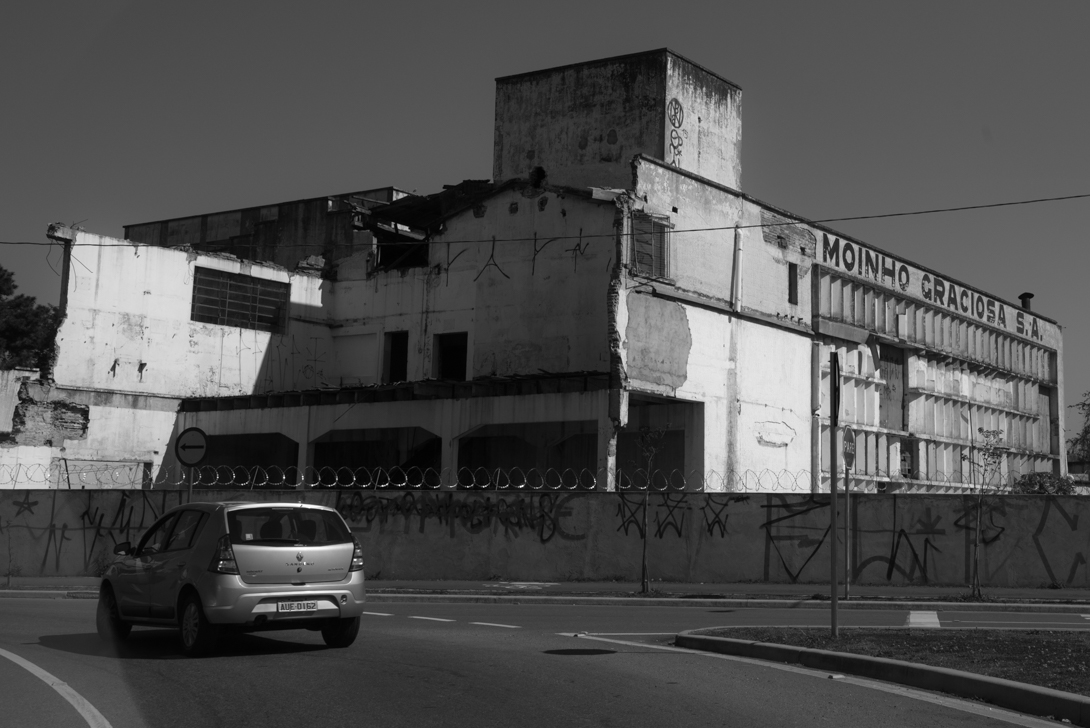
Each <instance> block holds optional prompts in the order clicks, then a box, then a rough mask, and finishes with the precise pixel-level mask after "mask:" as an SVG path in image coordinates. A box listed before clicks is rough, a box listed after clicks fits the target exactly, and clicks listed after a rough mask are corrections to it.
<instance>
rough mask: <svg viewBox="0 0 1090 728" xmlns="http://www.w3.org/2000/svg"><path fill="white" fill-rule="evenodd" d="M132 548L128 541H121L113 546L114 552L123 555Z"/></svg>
mask: <svg viewBox="0 0 1090 728" xmlns="http://www.w3.org/2000/svg"><path fill="white" fill-rule="evenodd" d="M131 550H132V544H131V543H129V542H128V541H122V542H121V543H119V544H118V545H117V546H114V553H115V554H117V555H118V556H125V555H127V554H128V553H129V551H131Z"/></svg>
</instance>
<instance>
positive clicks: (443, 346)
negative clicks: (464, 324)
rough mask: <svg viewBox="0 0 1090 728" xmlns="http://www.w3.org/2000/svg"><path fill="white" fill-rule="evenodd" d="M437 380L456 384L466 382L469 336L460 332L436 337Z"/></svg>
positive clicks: (435, 369)
mask: <svg viewBox="0 0 1090 728" xmlns="http://www.w3.org/2000/svg"><path fill="white" fill-rule="evenodd" d="M433 351H434V356H435V366H434V372H435V378H436V379H447V380H452V381H456V382H464V381H465V380H466V357H467V355H468V354H469V334H468V333H466V332H465V331H459V332H457V333H452V334H436V335H435V348H434V350H433Z"/></svg>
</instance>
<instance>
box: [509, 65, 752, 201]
mask: <svg viewBox="0 0 1090 728" xmlns="http://www.w3.org/2000/svg"><path fill="white" fill-rule="evenodd" d="M741 104H742V92H741V89H739V88H738V87H737V86H735V85H734V84H732V83H730V82H729V81H726V80H725V79H723V78H720V77H719V76H716V75H715V74H713V73H711V72H709V71H707V70H705V69H703V68H701V67H699V66H697V65H696V64H694V63H692V62H691V61H688V60H686V59H685V58H682V57H681V56H678V55H677V54H675V53H672V52H670V51H668V50H666V49H661V50H656V51H649V52H647V53H638V54H634V55H630V56H619V57H616V58H606V59H603V60H600V61H591V62H589V63H580V64H575V65H571V66H563V67H561V68H553V69H548V70H544V71H536V72H533V73H526V74H521V75H518V76H508V77H505V78H500V79H497V80H496V131H495V146H494V156H493V173H492V176H493V179H495V180H497V181H504V180H508V179H512V178H515V177H523V178H524V177H526V176H528V175H529V173H530V170H532V169H533V168H534V167H538V166H540V167H542V168H544V170H545V171H546V173H548V175H549V179H550V181H551V182H553V183H554V184H566V185H572V186H588V185H594V186H598V187H613V188H619V189H631V187H632V172H631V167H630V161H631V159H632V157H633V156H635V155H637V154H646V155H648V156H649V157H653V158H655V159H661V160H664V161H665V162H667V163H669V164H671V165H674V166H676V167H680V168H683V169H687V170H689V171H691V172H694V173H695V174H699V175H701V176H703V177H707V178H709V179H712V180H714V181H716V182H719V183H720V184H724V185H727V186H730V187H735V188H737V187H738V186H739V184H740V183H741V138H742V120H741Z"/></svg>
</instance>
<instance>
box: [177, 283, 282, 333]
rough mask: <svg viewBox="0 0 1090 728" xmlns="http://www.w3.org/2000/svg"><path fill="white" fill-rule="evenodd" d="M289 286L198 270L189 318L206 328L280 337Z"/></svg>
mask: <svg viewBox="0 0 1090 728" xmlns="http://www.w3.org/2000/svg"><path fill="white" fill-rule="evenodd" d="M290 291H291V286H290V284H288V283H281V282H280V281H269V280H265V279H264V278H254V277H253V276H245V275H239V274H237V273H227V272H224V271H221V270H212V269H211V268H197V269H196V270H195V273H194V279H193V308H192V310H191V311H190V316H189V318H190V319H192V320H193V321H199V322H201V323H206V324H219V325H221V326H239V327H241V328H244V329H255V330H257V331H270V332H272V333H274V334H279V333H283V332H284V330H285V328H286V326H287V312H288V297H289V293H290Z"/></svg>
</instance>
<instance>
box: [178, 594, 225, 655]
mask: <svg viewBox="0 0 1090 728" xmlns="http://www.w3.org/2000/svg"><path fill="white" fill-rule="evenodd" d="M178 627H179V628H180V629H181V633H180V635H179V636H180V637H181V642H182V652H183V653H185V654H186V655H189V656H191V657H192V656H196V655H207V654H208V653H209V652H211V651H212V649H213V648H214V647H215V646H216V641H217V640H218V639H219V628H218V627H217V626H216V625H214V624H212V623H211V622H209V621H208V619H207V618H206V617H205V616H204V608H203V607H202V606H201V600H200V597H198V596H197V595H196V594H193V593H191V594H189V595H188V596H186V598H185V599H183V600H182V609H181V614H180V616H179V618H178Z"/></svg>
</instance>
